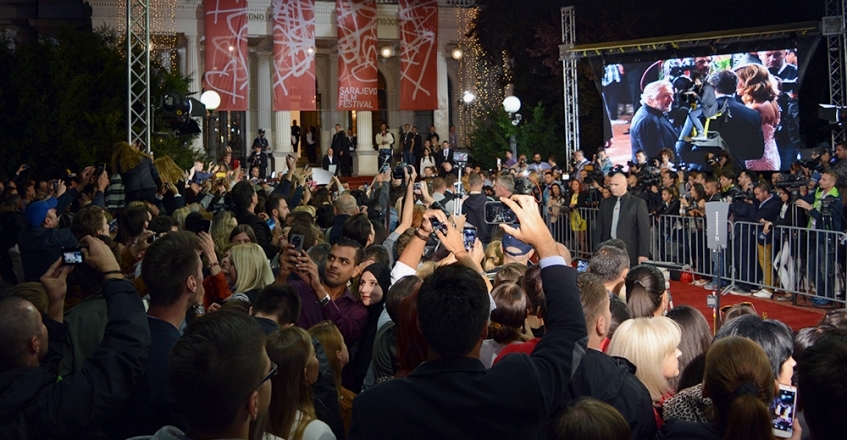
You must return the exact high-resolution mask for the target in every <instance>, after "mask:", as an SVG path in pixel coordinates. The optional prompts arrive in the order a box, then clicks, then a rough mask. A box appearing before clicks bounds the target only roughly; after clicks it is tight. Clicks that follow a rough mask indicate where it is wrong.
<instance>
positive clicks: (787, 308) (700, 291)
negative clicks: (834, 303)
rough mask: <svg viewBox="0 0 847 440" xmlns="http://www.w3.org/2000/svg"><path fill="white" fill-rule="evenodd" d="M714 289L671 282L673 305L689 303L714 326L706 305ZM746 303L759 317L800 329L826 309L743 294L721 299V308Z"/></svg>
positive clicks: (812, 323)
mask: <svg viewBox="0 0 847 440" xmlns="http://www.w3.org/2000/svg"><path fill="white" fill-rule="evenodd" d="M710 293H711V291H706V289H704V288H702V287H699V286H695V285H693V284H687V283H681V282H678V281H671V295H672V296H673V305H674V306H680V305H688V306H691V307H694V308H696V309H697V310H699V311H700V312H701V313H702V314H703V316H705V317H706V321H709V326H710V327H711V326H712V322H713V319H712V309H711V308H709V307H708V306H707V305H706V295H708V294H710ZM742 302H750V303H753V307H755V308H756V312H758V313H759V316H761V317H763V318H766V319H777V320H780V321H782V322H784V323H786V324H788V326H789V327H791V329H792V330H794V331H797V330H799V329H801V328H803V327H811V326H814V325H817V323H818V322H819V321H820V320H821V318H823V317H824V314H825V313H826V310H824V309H815V308H812V307H800V306H793V305H791V302H790V301H786V302H781V301H773V300H768V299H760V298H756V297H754V296H739V295H732V294H728V295H725V296H722V297H721V298H720V305H721V307H723V306H725V305H728V304H738V303H742ZM798 303H799V304H804V302H802V300H798Z"/></svg>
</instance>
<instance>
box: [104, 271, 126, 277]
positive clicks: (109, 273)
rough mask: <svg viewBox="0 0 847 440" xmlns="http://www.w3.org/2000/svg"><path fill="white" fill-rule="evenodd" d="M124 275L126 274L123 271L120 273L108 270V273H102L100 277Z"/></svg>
mask: <svg viewBox="0 0 847 440" xmlns="http://www.w3.org/2000/svg"><path fill="white" fill-rule="evenodd" d="M123 274H124V273H123V272H122V271H120V270H107V271H106V272H101V273H100V275H103V276H104V277H105V276H106V275H123Z"/></svg>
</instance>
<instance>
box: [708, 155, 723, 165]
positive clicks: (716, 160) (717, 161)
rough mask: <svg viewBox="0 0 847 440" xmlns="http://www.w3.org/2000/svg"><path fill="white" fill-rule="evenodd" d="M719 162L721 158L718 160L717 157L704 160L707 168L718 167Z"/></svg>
mask: <svg viewBox="0 0 847 440" xmlns="http://www.w3.org/2000/svg"><path fill="white" fill-rule="evenodd" d="M720 162H721V158H719V157H718V156H712V157H709V158H707V159H706V163H707V164H709V166H715V165H718V164H719V163H720Z"/></svg>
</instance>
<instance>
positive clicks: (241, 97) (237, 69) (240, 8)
mask: <svg viewBox="0 0 847 440" xmlns="http://www.w3.org/2000/svg"><path fill="white" fill-rule="evenodd" d="M203 8H204V10H205V11H206V22H205V25H206V73H205V74H204V75H203V88H204V89H205V90H214V91H216V92H218V94H220V95H221V105H220V107H218V110H223V111H246V110H248V108H247V96H248V93H249V91H250V89H249V86H248V75H249V73H248V72H249V71H248V70H247V1H246V0H205V1H204V2H203Z"/></svg>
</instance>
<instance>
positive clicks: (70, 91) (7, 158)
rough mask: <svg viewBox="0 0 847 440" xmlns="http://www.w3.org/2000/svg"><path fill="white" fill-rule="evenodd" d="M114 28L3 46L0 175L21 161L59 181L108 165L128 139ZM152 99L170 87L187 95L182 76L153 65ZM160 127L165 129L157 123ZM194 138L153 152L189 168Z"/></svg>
mask: <svg viewBox="0 0 847 440" xmlns="http://www.w3.org/2000/svg"><path fill="white" fill-rule="evenodd" d="M120 41H121V39H120V38H118V37H117V35H116V33H115V32H114V31H113V30H109V29H100V30H97V31H94V32H91V31H78V30H72V29H66V30H63V31H62V32H60V33H59V36H58V37H57V38H55V39H50V38H45V37H42V38H40V39H39V40H38V41H36V42H33V43H28V44H19V45H17V46H16V47H14V48H10V46H9V45H7V44H0V117H2V120H3V123H2V124H0V139H3V142H2V143H0V154H2V157H3V158H4V161H3V163H2V164H0V172H2V174H3V175H6V176H8V175H10V174H11V173H12V172H13V171H15V170H16V169H17V166H18V165H19V164H20V163H29V164H30V165H32V172H33V173H34V175H33V177H39V178H41V177H48V176H50V177H55V176H57V175H59V174H61V173H62V172H63V171H64V170H65V169H70V170H72V171H76V170H79V169H81V168H82V167H85V166H87V165H92V164H95V163H97V162H106V163H109V162H110V157H111V152H112V145H114V143H115V142H117V141H120V140H124V139H126V104H125V103H126V59H125V58H124V57H123V55H122V53H121V51H120V50H119V47H120ZM152 70H153V74H152V77H153V87H152V90H151V95H152V96H160V95H161V92H162V91H163V90H164V88H165V87H171V88H177V89H179V90H183V91H186V90H187V82H186V81H187V80H186V79H185V78H182V77H181V76H180V75H179V73H178V72H173V73H172V72H167V71H165V70H164V69H162V68H161V67H160V66H158V65H154V68H153V69H152ZM157 127H161V125H157ZM187 139H190V138H185V137H183V138H164V139H158V138H157V139H156V141H155V142H153V145H152V147H153V151H154V153H157V154H159V155H162V154H168V155H171V157H173V158H174V160H175V161H176V162H177V163H178V164H180V165H181V166H184V167H185V168H188V166H189V164H190V163H191V161H192V159H193V157H194V155H195V153H194V152H192V151H189V150H188V149H187V148H186V147H185V146H184V145H185V144H186V142H187Z"/></svg>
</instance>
